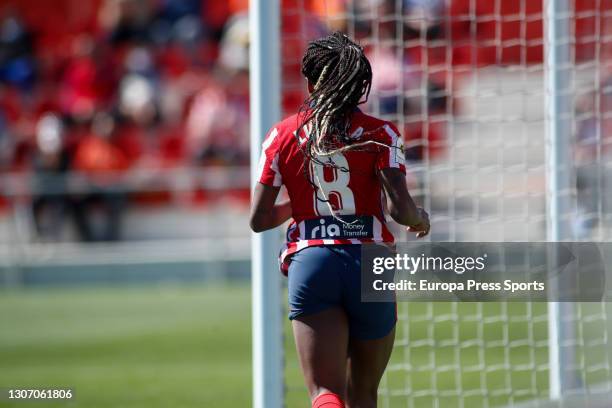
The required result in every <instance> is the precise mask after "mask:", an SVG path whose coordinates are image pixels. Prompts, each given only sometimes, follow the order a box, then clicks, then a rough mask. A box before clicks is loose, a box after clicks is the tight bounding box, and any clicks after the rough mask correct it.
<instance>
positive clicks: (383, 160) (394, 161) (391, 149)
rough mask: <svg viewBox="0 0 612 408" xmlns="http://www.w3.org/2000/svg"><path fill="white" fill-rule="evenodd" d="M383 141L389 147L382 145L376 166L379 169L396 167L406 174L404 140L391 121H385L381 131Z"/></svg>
mask: <svg viewBox="0 0 612 408" xmlns="http://www.w3.org/2000/svg"><path fill="white" fill-rule="evenodd" d="M380 138H381V142H382V143H383V144H385V145H387V146H388V147H382V146H381V149H380V152H379V153H378V159H377V161H376V167H377V168H378V169H379V170H382V169H386V168H390V167H391V168H396V169H399V170H400V171H401V172H402V173H404V174H406V160H405V158H404V141H403V140H402V137H401V136H400V134H399V131H398V130H397V128H396V127H395V126H394V125H392V124H391V123H388V122H387V123H385V125H384V126H383V128H382V132H381V136H380Z"/></svg>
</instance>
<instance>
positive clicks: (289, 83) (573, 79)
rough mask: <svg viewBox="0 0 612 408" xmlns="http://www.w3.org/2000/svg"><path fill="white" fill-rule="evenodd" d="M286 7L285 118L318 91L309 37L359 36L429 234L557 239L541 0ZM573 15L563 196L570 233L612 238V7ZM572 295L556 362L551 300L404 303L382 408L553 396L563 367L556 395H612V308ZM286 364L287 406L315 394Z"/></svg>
mask: <svg viewBox="0 0 612 408" xmlns="http://www.w3.org/2000/svg"><path fill="white" fill-rule="evenodd" d="M544 1H548V0H544ZM550 1H553V0H550ZM281 4H282V10H281V16H282V17H281V18H282V23H281V26H282V29H281V33H282V34H281V37H280V43H281V47H282V50H281V63H282V91H283V93H282V104H283V105H282V108H283V112H284V113H285V114H288V113H292V112H295V110H296V108H297V107H298V106H299V105H300V103H301V102H302V101H303V99H304V97H305V95H304V91H305V85H304V80H303V79H302V78H301V76H300V69H299V68H300V60H301V55H302V53H303V50H304V46H305V44H306V43H307V41H308V40H310V39H313V38H317V37H320V36H322V35H324V34H326V33H328V32H330V31H333V30H341V31H343V32H346V33H348V34H349V35H350V36H352V37H353V38H355V39H357V40H358V41H360V42H361V44H362V45H363V46H364V47H365V49H366V51H367V54H368V56H369V58H370V60H371V63H372V68H373V72H374V80H373V90H372V94H371V97H370V100H369V102H368V103H367V104H366V105H365V106H364V107H363V108H364V109H365V110H366V111H368V112H370V113H373V114H375V115H377V116H379V117H382V118H384V119H387V120H390V121H393V122H394V123H395V124H396V125H397V126H398V128H399V129H400V130H401V131H402V133H403V135H404V138H405V143H406V147H407V149H406V159H407V161H408V166H407V167H408V172H409V175H408V180H409V184H410V185H409V188H410V191H411V193H412V194H413V196H414V197H415V198H416V200H417V201H419V203H420V204H421V205H423V206H424V207H425V208H426V209H428V210H429V211H430V213H431V219H432V232H431V237H430V238H429V239H430V240H432V241H479V242H499V241H545V240H546V239H547V235H546V221H547V216H548V215H549V214H547V205H546V199H547V196H546V195H547V194H546V165H545V163H546V138H545V134H546V118H547V116H546V91H545V89H546V88H545V78H546V76H547V75H548V74H549V73H547V72H546V68H545V67H546V65H545V52H546V47H545V41H544V38H545V36H544V29H545V21H546V15H545V9H546V8H545V4H544V3H543V1H540V0H536V1H532V0H514V1H503V0H354V1H347V0H281ZM566 13H567V17H569V19H568V20H569V34H568V35H567V36H565V38H559V39H558V41H559V42H558V43H559V44H567V45H568V49H569V51H570V54H569V55H570V60H569V63H568V66H567V67H566V68H567V73H568V81H567V82H566V83H564V84H563V89H562V90H561V92H560V94H561V95H565V100H567V101H569V103H570V104H571V108H570V110H569V113H568V115H567V116H568V117H566V118H565V119H566V122H565V123H567V124H568V126H569V129H567V131H568V133H569V134H570V137H571V142H570V143H571V144H570V146H571V147H570V151H571V160H570V161H569V162H567V163H565V166H567V167H566V168H567V171H568V172H569V173H571V180H572V182H571V185H570V187H569V188H567V189H566V190H567V191H565V190H564V191H559V192H558V194H561V195H563V196H564V197H565V198H566V199H567V202H568V203H569V204H570V205H569V208H570V209H569V210H567V211H566V212H565V213H563V214H561V217H563V219H564V221H565V222H566V224H567V225H569V226H570V229H569V235H568V236H567V240H574V241H595V242H605V241H609V240H610V239H612V148H611V147H612V146H611V144H610V143H611V142H612V139H611V136H610V135H612V133H611V131H612V3H610V2H608V1H605V0H570V1H569V2H568V7H567V10H566ZM561 17H564V16H563V15H557V16H556V18H561ZM562 306H563V307H562V312H563V313H562V316H561V318H560V319H559V321H558V322H557V324H558V327H559V328H560V329H559V330H560V335H559V342H558V344H554V345H553V346H554V347H558V349H559V353H558V355H559V356H560V358H559V361H551V359H554V357H551V353H550V347H551V337H550V336H549V323H550V318H549V316H550V306H549V304H547V303H518V302H514V303H510V302H506V303H504V302H497V303H449V302H444V303H443V302H428V303H426V302H418V303H417V302H413V303H406V302H404V303H400V304H399V306H398V308H399V309H398V314H399V322H398V326H397V338H396V343H395V350H394V352H393V356H392V359H391V362H390V364H389V366H388V369H387V372H386V374H385V376H384V379H383V381H382V383H381V387H380V399H379V406H381V407H417V408H421V407H423V408H427V407H469V408H473V407H505V406H519V405H520V404H533V401H537V403H536V405H534V406H542V407H544V406H549V405H546V404H548V403H549V402H546V401H549V396H550V390H551V383H550V377H551V376H550V370H551V367H559V370H561V371H562V374H561V376H563V377H564V378H570V379H571V381H568V382H566V383H565V384H564V387H563V388H562V389H561V396H560V398H559V399H558V402H556V403H554V404H556V405H550V406H568V407H570V406H571V407H580V406H591V405H588V404H593V405H592V406H594V407H595V406H598V407H599V406H601V407H604V406H606V407H607V406H610V402H609V401H611V400H612V399H611V398H612V372H611V368H610V367H611V364H612V360H611V358H612V357H611V356H612V352H611V348H612V340H610V339H611V337H610V336H611V335H612V328H611V321H612V319H611V318H612V307H611V306H610V304H606V303H572V304H564V305H562ZM286 337H287V338H290V336H289V335H287V336H286ZM288 341H290V340H288ZM553 363H554V364H553ZM286 373H287V375H286V380H285V382H286V391H287V392H286V403H287V406H289V407H292V406H302V405H303V401H302V399H303V397H304V395H305V394H304V392H303V385H302V380H301V377H300V375H299V373H298V370H297V363H296V362H295V360H292V359H291V357H289V358H287V362H286ZM576 398H586V400H588V404H587V403H585V402H571V401H578V400H577V399H576ZM586 400H585V399H582V400H580V401H586ZM598 401H603V402H598ZM606 401H607V402H606ZM595 404H600V405H595ZM606 404H607V405H606ZM521 406H522V405H521ZM525 406H531V405H525Z"/></svg>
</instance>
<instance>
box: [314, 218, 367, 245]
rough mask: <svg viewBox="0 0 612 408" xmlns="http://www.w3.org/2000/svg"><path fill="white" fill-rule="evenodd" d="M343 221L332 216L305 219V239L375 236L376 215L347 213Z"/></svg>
mask: <svg viewBox="0 0 612 408" xmlns="http://www.w3.org/2000/svg"><path fill="white" fill-rule="evenodd" d="M342 220H343V221H344V222H341V221H339V220H337V219H336V218H334V217H332V216H325V217H319V218H312V219H308V220H304V234H305V237H304V238H305V239H360V238H373V237H374V217H372V216H369V215H368V216H357V215H346V216H342Z"/></svg>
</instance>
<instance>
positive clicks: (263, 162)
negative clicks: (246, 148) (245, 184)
mask: <svg viewBox="0 0 612 408" xmlns="http://www.w3.org/2000/svg"><path fill="white" fill-rule="evenodd" d="M276 136H278V129H277V128H274V129H272V132H270V136H268V137H267V138H266V140H264V142H263V144H262V145H261V156H260V157H259V163H258V166H257V180H261V177H262V175H263V172H264V170H265V167H266V161H267V159H268V156H267V155H266V151H267V150H268V149H269V148H270V146H271V145H272V143H273V142H274V139H276ZM270 169H271V170H272V171H273V172H274V181H273V185H274V186H275V187H280V186H281V185H282V184H283V181H282V177H281V174H280V171H279V169H278V152H276V154H275V155H274V158H273V159H272V163H271V164H270Z"/></svg>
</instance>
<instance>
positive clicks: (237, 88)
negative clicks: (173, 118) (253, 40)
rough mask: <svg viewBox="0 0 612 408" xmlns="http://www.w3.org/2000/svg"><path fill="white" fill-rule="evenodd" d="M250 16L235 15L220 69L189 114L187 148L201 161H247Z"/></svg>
mask: <svg viewBox="0 0 612 408" xmlns="http://www.w3.org/2000/svg"><path fill="white" fill-rule="evenodd" d="M248 46H249V42H248V17H247V16H246V15H244V14H241V15H238V16H235V17H234V18H233V19H232V20H230V22H229V23H228V26H227V29H226V31H225V34H224V36H223V39H222V40H221V52H220V57H219V61H218V65H217V68H216V69H215V70H214V71H213V74H212V76H211V78H210V80H209V81H208V82H207V83H206V85H205V86H204V87H203V89H202V90H200V91H199V92H198V93H197V94H196V95H195V97H194V99H193V102H192V104H191V108H190V110H189V112H188V114H187V122H186V134H187V149H188V151H189V152H190V153H191V155H192V157H194V158H195V159H196V160H197V161H199V162H200V163H202V164H246V163H248V155H249V138H248V134H249V95H248V84H249V82H248V81H249V74H248V67H249V60H248Z"/></svg>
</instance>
